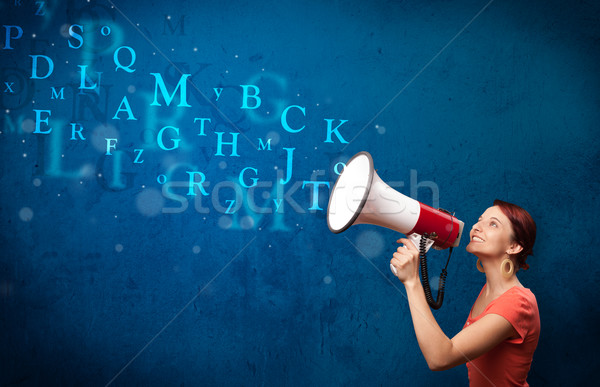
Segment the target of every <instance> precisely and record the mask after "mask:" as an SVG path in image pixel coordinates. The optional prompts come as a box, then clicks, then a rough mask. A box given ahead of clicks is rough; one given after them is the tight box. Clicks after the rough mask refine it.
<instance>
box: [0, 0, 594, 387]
mask: <svg viewBox="0 0 600 387" xmlns="http://www.w3.org/2000/svg"><path fill="white" fill-rule="evenodd" d="M42 3H43V4H42ZM111 4H112V3H111V2H107V1H91V2H83V1H66V2H65V1H63V2H61V1H48V2H33V1H25V0H24V1H22V2H21V1H14V2H13V1H12V0H11V1H5V2H3V3H2V5H0V13H1V16H0V20H1V21H2V24H3V25H5V26H19V27H20V28H21V29H22V31H23V33H22V36H21V37H20V38H19V39H16V36H17V35H18V34H17V32H18V31H17V29H16V28H14V27H12V28H11V27H4V28H2V29H1V30H0V32H2V35H1V39H0V43H1V44H2V46H3V49H2V50H0V61H1V69H0V71H1V74H0V75H1V77H0V82H2V83H1V84H2V90H4V92H3V93H2V94H1V95H0V104H1V105H2V106H1V108H2V110H1V111H0V113H1V114H2V115H1V118H0V119H1V120H2V121H1V122H0V124H1V125H0V126H1V128H0V131H1V133H0V199H1V200H0V220H1V223H0V248H1V255H2V257H1V259H0V309H1V312H0V384H1V385H18V386H30V385H38V384H46V385H52V384H56V385H81V384H90V385H105V384H107V383H109V382H112V383H114V385H123V386H128V385H138V384H139V385H178V386H179V385H184V384H185V385H290V386H295V385H298V386H304V385H361V386H362V385H401V384H411V385H412V384H414V385H438V384H450V385H465V384H466V383H467V382H466V378H467V375H466V368H465V367H464V366H461V367H457V368H456V369H453V370H449V371H445V372H441V373H432V372H430V371H429V370H428V368H427V365H426V363H425V361H424V360H423V358H422V355H421V353H420V351H419V348H418V345H417V342H416V339H415V337H414V332H413V328H412V322H411V319H410V314H409V311H408V307H407V303H406V300H405V298H404V296H403V287H402V285H401V284H400V283H399V282H398V281H397V280H395V278H394V277H393V276H392V274H391V273H390V271H389V266H388V265H389V259H390V256H391V253H392V252H393V251H394V249H395V240H396V239H397V237H398V235H396V234H394V233H393V232H392V231H389V230H385V229H382V228H378V227H375V226H358V227H353V228H351V229H350V230H348V231H347V232H346V233H344V234H340V235H334V234H332V233H330V232H329V230H328V229H327V225H326V219H325V215H324V211H322V210H321V211H320V210H313V211H309V210H308V209H309V208H311V207H313V206H314V205H315V203H313V196H312V187H313V185H314V183H313V184H308V185H306V184H305V187H304V188H302V183H303V182H305V181H310V180H314V181H322V182H330V183H331V184H332V183H333V182H334V181H335V178H336V174H335V172H334V166H335V164H336V163H338V162H340V161H342V162H343V161H346V160H347V159H348V158H349V157H351V156H352V155H353V154H355V153H356V152H358V151H361V150H367V151H369V152H371V154H372V155H373V158H374V160H375V166H376V168H377V169H378V173H379V175H380V176H381V177H382V178H383V179H384V180H385V181H388V182H390V184H392V185H394V186H395V187H397V189H399V190H400V191H401V192H403V193H405V194H406V195H411V196H413V197H414V198H416V199H418V200H421V201H423V202H425V203H427V204H436V202H437V201H438V200H439V205H440V206H441V207H443V208H446V209H449V210H453V211H456V214H457V216H458V217H459V218H460V219H462V220H463V221H465V224H466V227H470V226H471V225H472V224H473V222H474V221H475V220H476V219H477V217H478V216H479V215H480V214H481V213H482V212H483V211H484V210H485V209H486V208H487V207H488V206H490V205H491V202H492V201H493V199H495V198H500V199H504V200H508V201H512V202H515V203H518V204H520V205H522V206H523V207H525V208H526V209H528V210H529V211H530V212H531V214H532V215H533V217H534V218H535V219H536V221H537V224H538V229H539V231H538V240H537V244H536V248H535V256H534V257H532V258H530V259H529V263H530V265H531V269H530V270H529V271H527V272H523V273H520V274H519V278H520V280H521V282H523V283H524V284H525V285H526V286H527V287H529V288H531V289H532V291H533V292H534V293H535V294H536V296H537V299H538V303H539V307H540V314H541V321H542V333H541V338H540V343H539V347H538V350H537V352H536V354H535V357H534V362H533V367H532V370H531V372H530V378H529V381H530V383H531V384H532V385H545V384H548V385H567V384H585V383H587V382H589V381H591V380H593V379H596V377H595V372H596V370H597V369H598V367H599V366H600V363H599V362H598V357H597V356H596V352H597V348H598V347H599V346H600V340H599V334H598V332H597V327H598V324H599V323H600V313H599V308H598V306H597V303H596V300H595V293H596V290H597V282H598V281H597V278H598V276H599V275H600V270H599V268H600V265H599V264H598V263H597V259H596V255H597V254H596V251H595V250H596V246H597V245H598V242H599V241H600V238H599V237H598V231H597V230H596V227H595V225H596V221H595V218H596V217H597V215H598V214H599V213H600V211H599V210H600V208H599V205H598V201H597V196H598V193H599V191H600V184H599V178H598V174H599V173H600V163H599V136H598V134H599V130H598V127H599V126H598V125H599V123H600V109H599V108H600V93H599V92H598V90H599V88H600V72H599V71H598V68H599V67H598V66H599V64H600V63H599V58H600V43H599V42H600V7H599V6H598V4H597V3H593V2H585V1H580V2H564V1H528V2H523V1H501V0H496V1H492V2H487V1H479V0H477V1H476V0H465V1H458V2H448V1H430V2H423V1H404V2H391V1H389V2H368V1H364V2H360V1H335V2H319V1H298V2H281V1H278V2H271V3H270V2H264V1H255V2H243V1H234V2H219V1H212V2H208V1H198V2H192V1H188V2H166V1H164V2H163V1H157V2H142V1H115V2H114V5H111ZM113 6H116V7H114V8H113ZM169 17H170V18H169ZM182 18H183V19H182ZM71 24H79V25H82V26H83V33H81V31H80V30H74V31H76V32H78V33H80V35H82V38H83V45H82V46H81V47H80V48H77V49H76V48H70V47H69V42H70V43H71V45H73V46H77V45H78V44H79V41H78V40H77V39H76V38H74V37H73V36H69V34H68V27H69V25H71ZM103 26H109V27H110V34H109V33H108V30H107V29H104V30H102V29H101V28H102V27H103ZM7 32H8V36H9V43H8V45H9V46H10V47H11V48H12V49H8V47H7V44H6V33H7ZM102 32H105V35H106V36H104V35H103V34H102ZM13 38H15V39H13ZM121 46H128V47H131V48H132V49H133V50H134V51H135V53H136V62H135V64H134V65H133V66H132V68H134V69H135V72H133V73H127V72H125V71H124V70H122V69H121V70H118V71H115V63H114V59H113V54H114V52H115V50H116V49H117V48H118V47H121ZM29 55H46V56H48V57H50V58H51V59H52V60H53V63H54V71H53V73H52V74H51V75H50V76H48V77H47V78H45V79H30V77H31V75H32V74H31V71H32V58H31V57H30V56H29ZM119 58H120V61H121V62H122V63H123V64H127V63H128V62H129V61H130V58H131V57H130V55H129V54H128V52H127V51H121V52H120V57H119ZM39 63H40V65H39V69H38V75H43V74H44V72H45V71H47V67H44V66H45V65H46V64H45V63H44V62H42V61H40V62H39ZM78 65H86V66H88V67H87V73H88V79H87V80H86V84H87V85H88V86H89V85H90V84H91V83H92V82H100V87H99V88H97V89H96V90H79V89H78V87H79V86H80V68H79V67H77V66H78ZM179 70H181V73H185V74H191V76H190V79H189V82H188V85H187V95H188V98H187V99H188V101H187V102H188V103H189V105H191V107H189V108H187V107H180V106H177V104H179V103H180V100H179V97H175V99H174V100H173V102H172V104H171V105H170V106H166V104H165V101H164V100H163V99H162V97H160V96H159V99H160V101H161V102H162V106H160V107H158V106H151V102H152V99H153V97H154V91H155V79H154V77H153V76H152V75H150V73H160V74H161V75H162V76H163V77H164V79H165V83H166V85H167V87H168V88H169V90H171V91H172V90H173V89H174V87H175V85H176V84H177V81H178V80H179V78H180V76H181V73H180V72H179ZM98 72H102V75H101V79H98V74H97V73H98ZM8 85H10V86H11V87H10V88H8V87H7V86H8ZM240 85H254V86H257V87H258V88H259V89H260V94H259V96H260V97H261V105H260V106H259V107H258V108H257V109H242V108H241V107H242V104H243V90H242V88H241V87H240ZM52 87H54V88H55V90H57V91H58V90H60V88H62V87H64V91H63V93H64V94H63V96H64V100H62V99H60V98H52V92H51V90H52V89H51V88H52ZM213 88H223V92H222V94H221V96H220V98H219V100H216V95H215V93H214V91H213ZM11 90H12V92H11ZM251 94H252V93H251ZM124 96H126V97H127V98H128V102H129V103H130V105H131V111H132V113H133V114H134V115H135V117H136V118H137V120H127V119H126V118H127V116H128V114H127V113H126V112H124V111H122V112H120V113H119V114H118V117H119V118H120V119H113V117H114V116H115V113H117V110H118V108H119V106H120V104H121V103H122V99H123V97H124ZM247 102H249V103H250V105H252V104H253V103H255V102H256V100H255V99H252V98H249V99H248V100H247ZM290 105H298V106H301V107H304V108H305V112H306V117H304V116H303V115H302V114H300V111H299V110H298V109H296V108H294V109H292V110H291V111H290V114H289V116H288V121H289V124H290V126H291V127H292V128H295V129H299V128H300V127H302V126H303V125H304V126H305V127H304V129H303V130H302V131H298V132H297V133H290V132H288V131H286V130H285V129H284V128H283V127H282V125H281V120H280V117H281V113H282V109H283V108H285V107H287V106H290ZM34 109H37V110H50V111H51V116H50V117H49V118H48V120H49V126H48V125H46V124H44V123H40V128H41V130H42V131H46V130H48V128H49V127H52V129H53V130H52V132H51V133H49V134H41V133H35V120H36V115H35V112H34ZM44 117H46V116H45V115H43V116H42V117H41V118H44ZM197 117H204V118H211V123H210V125H208V124H207V126H206V133H205V134H206V136H198V134H199V131H200V125H199V123H198V122H197V123H194V118H197ZM326 119H334V120H335V121H334V125H337V124H339V123H340V122H341V121H340V120H347V122H346V123H344V124H342V126H340V128H339V133H340V135H341V137H342V138H343V139H344V140H346V141H347V142H348V143H347V144H345V143H342V142H341V141H340V138H338V137H337V136H336V135H335V134H333V136H332V142H330V143H328V142H325V140H326V135H327V122H326V121H325V120H326ZM70 123H77V124H79V125H81V127H83V131H82V135H83V136H84V137H85V138H86V140H81V139H76V140H70V138H71V126H70ZM164 126H173V127H177V128H179V129H180V135H179V136H175V134H174V133H173V132H171V133H169V132H167V134H168V136H165V144H166V146H167V147H168V146H171V145H172V144H173V143H172V142H170V140H169V139H170V138H179V139H180V140H181V142H180V143H179V148H178V149H175V150H172V151H166V150H163V149H161V148H160V147H159V146H158V145H157V133H158V131H159V130H160V129H161V128H163V127H164ZM169 130H170V129H169ZM215 132H224V133H225V137H224V139H225V141H229V142H231V141H232V136H231V135H229V133H240V134H239V135H238V142H237V147H238V153H239V155H240V156H239V157H235V156H230V154H231V150H232V146H231V145H224V146H223V151H224V154H225V155H224V156H218V155H217V153H218V149H217V145H218V139H217V136H216V135H215ZM106 138H118V143H117V145H116V149H114V150H113V155H112V156H106V155H105V153H106V140H105V139H106ZM259 138H260V139H262V140H263V141H267V139H268V138H271V150H270V151H269V150H267V149H264V150H257V147H258V145H259V140H258V139H259ZM285 148H288V149H291V148H294V151H293V161H292V166H293V173H292V177H291V180H290V182H288V183H287V184H285V185H283V186H281V185H280V186H279V188H278V187H277V179H279V178H282V177H285V176H284V174H281V172H284V171H285V172H287V170H288V166H287V157H288V155H289V153H288V152H290V151H286V150H285ZM136 149H144V152H143V155H142V157H141V159H143V160H144V162H143V163H134V158H135V156H136V153H137V152H139V151H135V150H136ZM246 167H252V168H255V169H256V171H258V176H255V175H254V174H252V172H251V171H249V172H248V171H247V174H246V180H245V181H246V183H248V184H249V183H250V182H251V180H250V178H252V177H258V178H259V179H260V181H259V182H260V183H261V184H263V186H261V187H259V188H255V189H254V190H253V191H252V190H249V189H246V188H243V187H240V186H239V181H238V175H239V173H240V171H241V170H243V169H244V168H246ZM186 171H200V172H202V173H204V175H205V176H206V180H207V181H209V182H210V185H207V189H208V192H207V193H209V196H206V197H202V196H201V195H200V194H198V195H197V196H196V197H192V196H187V195H186V193H187V190H188V188H187V184H188V183H187V178H188V175H187V174H186ZM278 172H279V173H280V175H278V174H277V173H278ZM161 175H164V179H165V180H167V181H166V182H165V181H164V180H162V181H161V182H162V183H164V184H161V182H159V181H158V180H157V179H162V178H163V177H162V176H161ZM236 187H237V188H236ZM236 189H237V191H236ZM278 189H279V191H278ZM319 192H320V194H319V198H318V199H319V201H318V205H320V207H325V206H326V203H327V198H328V195H329V190H328V189H327V187H325V186H321V187H320V190H319ZM438 193H439V196H438ZM251 194H253V195H254V196H253V198H254V201H255V202H256V205H257V206H260V207H263V208H265V212H267V213H263V214H261V213H257V211H253V209H252V208H250V207H249V204H248V200H249V199H248V198H249V197H250V195H251ZM175 195H177V196H175ZM273 199H275V200H282V201H279V202H278V203H281V207H280V209H279V212H277V213H274V211H275V209H276V208H275V207H274V205H275V202H274V201H273ZM228 200H236V204H239V203H241V202H243V203H244V205H243V206H242V207H241V208H239V209H237V211H236V212H235V213H234V214H231V215H230V214H225V213H224V212H227V207H228V205H229V204H230V203H232V202H228ZM234 208H235V207H234ZM465 245H466V244H465V243H464V241H463V243H462V244H461V247H460V248H458V249H456V251H455V252H454V256H453V258H452V261H451V263H450V268H449V275H448V284H447V291H446V300H445V304H444V306H443V307H442V308H441V309H440V310H439V311H437V312H435V316H436V317H437V318H438V321H439V323H440V325H441V326H442V327H443V329H444V330H445V332H446V333H447V334H448V335H450V336H452V335H454V334H455V333H456V332H458V331H459V330H460V328H461V327H462V325H463V323H464V321H465V319H466V317H467V314H468V311H469V308H470V307H471V305H472V303H473V301H474V300H475V298H476V296H477V294H478V292H479V290H480V288H481V286H482V284H483V281H484V277H483V276H482V275H481V274H480V273H478V272H477V270H476V269H475V259H474V257H473V256H470V255H469V254H467V253H466V252H465V251H464V246H465ZM443 259H445V254H444V253H439V255H436V254H435V253H432V254H431V259H430V271H431V272H433V273H437V272H439V270H440V269H441V265H442V264H441V262H442V260H443Z"/></svg>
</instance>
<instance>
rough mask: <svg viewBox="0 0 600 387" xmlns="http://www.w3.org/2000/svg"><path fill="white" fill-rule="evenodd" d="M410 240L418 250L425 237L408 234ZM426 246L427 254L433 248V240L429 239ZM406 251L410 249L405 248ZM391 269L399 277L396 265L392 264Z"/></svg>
mask: <svg viewBox="0 0 600 387" xmlns="http://www.w3.org/2000/svg"><path fill="white" fill-rule="evenodd" d="M406 237H407V238H408V239H410V240H411V241H412V243H413V244H414V245H415V247H416V248H417V249H418V248H419V246H420V245H421V240H422V239H423V237H422V236H421V235H420V234H417V233H412V234H408V235H407V236H406ZM426 240H427V242H426V245H425V252H427V251H429V248H431V246H433V240H431V239H429V238H427V239H426ZM403 247H404V248H405V249H408V247H406V246H403ZM390 269H391V270H392V272H393V273H394V275H398V271H397V270H396V268H395V267H394V265H392V264H390Z"/></svg>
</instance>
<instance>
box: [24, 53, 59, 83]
mask: <svg viewBox="0 0 600 387" xmlns="http://www.w3.org/2000/svg"><path fill="white" fill-rule="evenodd" d="M29 56H30V57H31V59H33V62H32V64H31V77H30V79H45V78H48V77H49V76H50V74H52V71H54V62H52V59H50V58H49V57H47V56H46V55H29ZM38 58H44V59H45V60H46V62H47V63H48V72H47V73H46V75H44V76H43V77H40V76H39V75H38V74H37V68H38Z"/></svg>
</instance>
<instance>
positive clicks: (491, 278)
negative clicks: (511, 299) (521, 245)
mask: <svg viewBox="0 0 600 387" xmlns="http://www.w3.org/2000/svg"><path fill="white" fill-rule="evenodd" d="M504 259H506V256H504V257H497V258H492V259H491V258H489V257H488V258H486V259H485V265H484V268H485V279H486V285H487V286H486V294H487V295H488V296H494V297H496V296H499V295H501V294H502V293H504V292H506V291H507V290H508V289H510V288H512V287H514V286H522V285H521V283H520V282H519V279H518V278H517V276H516V274H515V273H513V274H512V275H511V276H510V277H509V278H506V277H504V275H502V269H501V266H502V261H503V260H504Z"/></svg>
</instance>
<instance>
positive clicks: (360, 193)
mask: <svg viewBox="0 0 600 387" xmlns="http://www.w3.org/2000/svg"><path fill="white" fill-rule="evenodd" d="M355 224H373V225H377V226H381V227H386V228H389V229H392V230H395V231H398V232H400V233H403V234H406V235H409V234H419V235H424V234H427V235H428V237H429V238H430V239H432V240H433V244H434V247H436V248H438V249H445V248H448V247H455V246H458V244H459V243H460V238H461V235H462V232H463V227H464V223H463V222H462V221H460V220H458V219H456V218H455V217H454V216H453V215H451V214H450V213H448V212H445V211H443V210H438V209H435V208H432V207H430V206H428V205H425V204H423V203H420V202H418V201H417V200H414V199H412V198H409V197H407V196H405V195H403V194H401V193H400V192H398V191H396V190H395V189H393V188H391V187H390V186H389V185H387V184H386V183H385V182H384V181H383V180H381V178H380V177H379V176H378V175H377V172H376V171H375V169H374V167H373V158H372V157H371V155H370V154H369V153H368V152H359V153H357V154H356V155H354V156H353V157H352V158H351V159H350V160H349V161H348V163H347V164H346V167H345V168H344V170H343V171H342V173H341V174H340V176H339V177H338V179H337V181H336V182H335V185H334V186H333V189H332V191H331V196H330V197H329V204H328V206H327V225H328V226H329V229H330V230H331V231H332V232H334V233H336V234H337V233H340V232H343V231H346V230H347V229H348V228H349V227H350V226H352V225H355Z"/></svg>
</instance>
